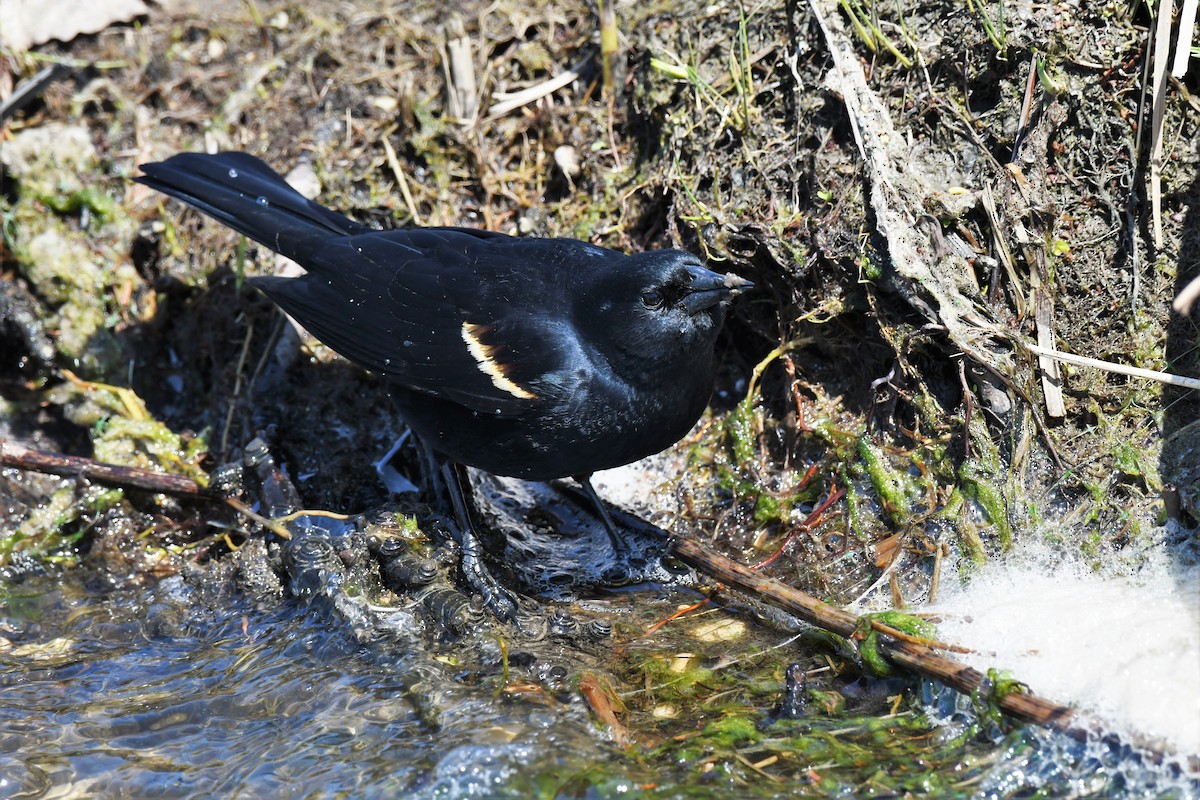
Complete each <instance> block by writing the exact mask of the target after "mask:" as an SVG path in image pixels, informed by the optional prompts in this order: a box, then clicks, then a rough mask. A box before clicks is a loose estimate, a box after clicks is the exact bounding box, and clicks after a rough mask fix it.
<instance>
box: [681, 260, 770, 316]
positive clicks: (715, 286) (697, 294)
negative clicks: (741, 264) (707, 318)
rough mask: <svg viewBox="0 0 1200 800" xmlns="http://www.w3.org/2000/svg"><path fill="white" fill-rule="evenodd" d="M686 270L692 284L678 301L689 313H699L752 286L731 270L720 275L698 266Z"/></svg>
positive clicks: (752, 286)
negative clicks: (690, 276)
mask: <svg viewBox="0 0 1200 800" xmlns="http://www.w3.org/2000/svg"><path fill="white" fill-rule="evenodd" d="M688 272H690V273H691V275H692V285H691V287H690V288H689V289H688V293H687V294H686V295H684V296H683V299H682V300H681V301H680V302H681V303H682V305H683V307H684V308H685V309H687V312H688V313H689V314H699V313H700V312H701V311H705V310H707V309H710V308H712V307H713V306H715V305H717V304H718V303H723V302H725V301H726V300H729V299H731V298H733V297H735V296H737V295H739V294H741V293H742V292H745V291H747V290H749V289H753V288H754V284H753V283H751V282H750V281H748V280H746V279H745V278H743V277H741V276H740V275H734V274H733V273H732V272H726V273H725V274H724V275H721V274H719V273H716V272H713V271H712V270H709V269H705V268H704V267H700V266H693V267H688Z"/></svg>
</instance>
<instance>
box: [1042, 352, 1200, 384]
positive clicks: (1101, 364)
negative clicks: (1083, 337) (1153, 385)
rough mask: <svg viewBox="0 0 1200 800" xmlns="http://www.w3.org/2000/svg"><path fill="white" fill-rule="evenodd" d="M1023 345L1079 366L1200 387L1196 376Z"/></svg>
mask: <svg viewBox="0 0 1200 800" xmlns="http://www.w3.org/2000/svg"><path fill="white" fill-rule="evenodd" d="M1025 347H1027V348H1028V349H1029V352H1031V353H1035V354H1036V355H1039V356H1043V357H1046V358H1053V359H1057V360H1058V361H1065V362H1066V363H1068V364H1078V365H1079V366H1081V367H1094V368H1095V369H1102V370H1104V371H1105V372H1115V373H1117V374H1119V375H1129V376H1132V377H1134V378H1146V379H1147V380H1151V381H1158V382H1159V383H1168V384H1170V385H1171V386H1182V387H1184V388H1185V389H1200V379H1197V378H1185V377H1184V376H1182V375H1172V374H1171V373H1169V372H1159V371H1158V370H1154V369H1143V368H1142V367H1130V366H1127V365H1125V364H1117V363H1115V362H1112V361H1101V360H1100V359H1098V358H1088V357H1087V356H1077V355H1075V354H1074V353H1063V352H1061V351H1059V350H1051V349H1049V348H1046V347H1039V346H1037V345H1036V344H1028V343H1026V345H1025Z"/></svg>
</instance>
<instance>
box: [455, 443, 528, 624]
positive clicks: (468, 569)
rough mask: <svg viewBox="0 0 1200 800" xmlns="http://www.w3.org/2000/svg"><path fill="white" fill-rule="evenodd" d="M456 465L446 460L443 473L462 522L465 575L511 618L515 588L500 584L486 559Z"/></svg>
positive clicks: (497, 610) (495, 611)
mask: <svg viewBox="0 0 1200 800" xmlns="http://www.w3.org/2000/svg"><path fill="white" fill-rule="evenodd" d="M455 466H456V465H455V464H454V463H453V462H449V461H446V462H443V463H442V465H441V475H442V480H443V481H444V482H445V486H446V493H447V494H448V495H449V496H450V505H451V506H452V507H453V509H454V518H455V520H456V522H457V523H458V525H457V527H458V546H459V551H460V558H461V561H460V566H461V568H462V573H463V578H464V579H466V581H467V583H468V584H470V585H471V587H472V588H474V589H475V590H476V591H478V592H479V594H480V596H481V597H483V603H484V605H485V606H487V608H488V610H489V611H491V612H492V613H493V614H495V615H496V617H498V618H499V619H503V620H510V621H511V620H513V619H515V617H516V613H517V599H516V597H515V596H514V595H513V594H512V592H510V591H508V590H507V589H505V588H504V587H503V586H501V585H500V582H499V581H497V580H496V577H495V576H494V575H492V573H491V572H489V571H488V568H487V566H486V565H485V564H484V563H483V545H482V544H480V542H479V538H478V537H477V536H476V535H475V530H474V528H472V527H471V516H470V514H469V513H467V502H466V498H465V497H464V496H463V491H462V485H461V484H460V483H459V471H458V470H457V469H455Z"/></svg>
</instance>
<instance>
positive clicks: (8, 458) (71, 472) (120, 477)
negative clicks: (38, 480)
mask: <svg viewBox="0 0 1200 800" xmlns="http://www.w3.org/2000/svg"><path fill="white" fill-rule="evenodd" d="M0 466H5V467H16V468H17V469H24V470H32V471H34V472H45V473H48V474H50V475H61V476H62V477H64V478H87V479H88V480H92V481H95V482H96V483H102V484H104V485H105V486H116V487H120V488H134V489H145V490H147V491H151V492H162V493H163V494H170V495H178V496H181V497H203V498H214V499H217V498H219V495H217V494H216V493H215V492H213V491H211V490H209V489H208V488H207V487H205V486H201V485H200V484H199V483H197V482H196V481H194V480H192V479H191V478H189V477H187V476H186V475H168V474H166V473H163V472H154V471H153V470H148V469H141V468H139V467H122V466H120V465H118V464H105V463H104V462H102V461H94V460H92V459H90V458H81V457H80V456H68V455H64V454H62V453H48V452H46V451H44V450H30V449H29V448H28V447H25V446H24V445H20V444H17V443H16V442H14V441H11V440H9V439H0Z"/></svg>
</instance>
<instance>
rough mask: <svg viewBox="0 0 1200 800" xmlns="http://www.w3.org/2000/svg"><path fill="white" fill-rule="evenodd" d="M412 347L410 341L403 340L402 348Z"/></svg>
mask: <svg viewBox="0 0 1200 800" xmlns="http://www.w3.org/2000/svg"><path fill="white" fill-rule="evenodd" d="M412 345H413V343H412V339H405V340H404V346H405V347H412Z"/></svg>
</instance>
